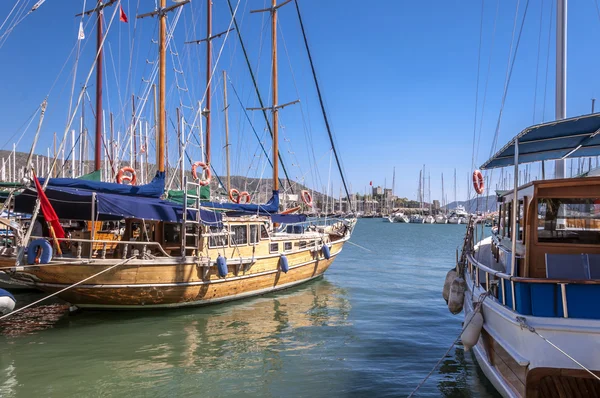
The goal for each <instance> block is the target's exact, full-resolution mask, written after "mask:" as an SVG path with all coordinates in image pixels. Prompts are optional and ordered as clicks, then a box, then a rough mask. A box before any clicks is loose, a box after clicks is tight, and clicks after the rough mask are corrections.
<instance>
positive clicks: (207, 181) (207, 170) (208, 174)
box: [192, 162, 212, 187]
mask: <svg viewBox="0 0 600 398" xmlns="http://www.w3.org/2000/svg"><path fill="white" fill-rule="evenodd" d="M198 167H200V168H201V169H202V170H203V171H204V175H205V179H204V180H200V179H199V177H198V172H197V171H196V169H197V168H198ZM192 177H194V180H199V181H198V184H200V185H201V186H203V187H205V186H207V185H208V184H210V179H211V177H212V173H211V172H210V166H208V165H207V164H206V163H204V162H196V163H194V164H193V165H192Z"/></svg>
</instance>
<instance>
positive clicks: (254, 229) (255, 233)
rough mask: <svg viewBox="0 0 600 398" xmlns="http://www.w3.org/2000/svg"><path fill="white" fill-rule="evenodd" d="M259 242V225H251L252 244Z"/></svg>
mask: <svg viewBox="0 0 600 398" xmlns="http://www.w3.org/2000/svg"><path fill="white" fill-rule="evenodd" d="M256 242H258V225H256V224H251V225H250V243H251V244H252V243H256Z"/></svg>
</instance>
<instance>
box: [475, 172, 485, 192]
mask: <svg viewBox="0 0 600 398" xmlns="http://www.w3.org/2000/svg"><path fill="white" fill-rule="evenodd" d="M473 188H475V192H477V193H478V194H479V195H481V194H482V193H483V188H484V183H483V174H481V171H479V170H475V171H474V172H473Z"/></svg>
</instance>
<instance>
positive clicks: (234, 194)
mask: <svg viewBox="0 0 600 398" xmlns="http://www.w3.org/2000/svg"><path fill="white" fill-rule="evenodd" d="M229 200H231V201H232V202H233V203H240V191H238V190H237V189H235V188H231V189H230V190H229Z"/></svg>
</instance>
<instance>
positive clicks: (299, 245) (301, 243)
mask: <svg viewBox="0 0 600 398" xmlns="http://www.w3.org/2000/svg"><path fill="white" fill-rule="evenodd" d="M298 247H299V248H300V249H306V241H305V240H301V241H300V243H299V244H298Z"/></svg>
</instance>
